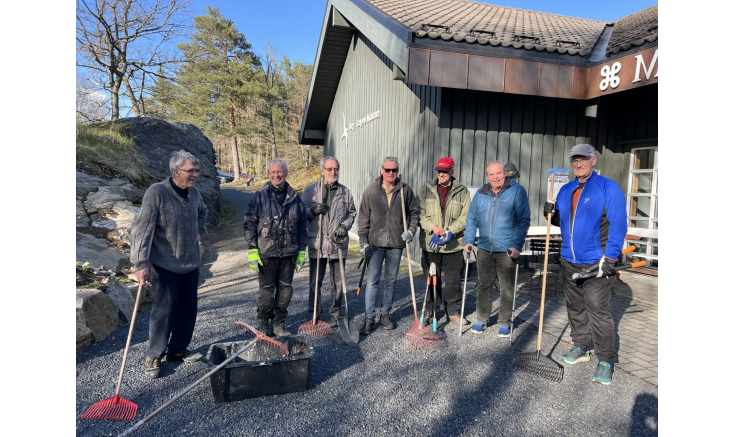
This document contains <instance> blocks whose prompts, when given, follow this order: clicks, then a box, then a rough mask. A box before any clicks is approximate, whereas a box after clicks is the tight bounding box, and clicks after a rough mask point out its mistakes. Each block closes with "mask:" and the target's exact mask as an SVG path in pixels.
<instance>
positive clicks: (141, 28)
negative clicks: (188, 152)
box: [76, 0, 192, 120]
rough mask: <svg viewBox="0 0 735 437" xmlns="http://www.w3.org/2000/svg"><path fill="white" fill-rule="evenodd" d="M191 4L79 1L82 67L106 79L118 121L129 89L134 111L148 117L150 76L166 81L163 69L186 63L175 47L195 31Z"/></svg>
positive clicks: (176, 0)
mask: <svg viewBox="0 0 735 437" xmlns="http://www.w3.org/2000/svg"><path fill="white" fill-rule="evenodd" d="M191 4H192V3H191V0H112V1H111V0H77V28H76V34H77V36H76V40H77V53H78V55H77V66H79V67H84V68H88V69H91V70H93V71H96V72H97V73H99V76H100V78H104V80H101V81H100V82H99V83H100V85H101V87H102V88H103V89H105V90H106V91H108V92H109V93H110V102H111V112H112V114H111V118H112V119H113V120H117V119H118V118H120V94H121V92H122V88H123V86H125V87H126V95H127V96H128V97H129V98H130V100H131V105H132V108H133V112H134V113H135V115H136V116H138V115H142V114H143V110H142V108H141V107H140V102H141V100H142V98H141V97H142V94H143V90H144V83H145V81H144V79H145V76H146V75H152V76H156V77H163V76H162V75H161V71H163V70H160V71H159V69H164V68H170V67H171V66H172V64H176V63H178V62H181V59H180V58H178V56H180V54H178V55H177V54H175V52H174V51H173V49H172V48H171V47H170V44H169V43H170V42H172V41H173V40H175V39H176V38H178V37H179V36H183V35H184V34H185V32H186V31H187V29H188V28H189V25H188V22H189V20H190V18H191ZM138 78H139V79H138ZM138 80H139V81H138ZM136 86H137V88H136Z"/></svg>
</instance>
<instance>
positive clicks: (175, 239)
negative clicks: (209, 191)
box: [130, 178, 207, 274]
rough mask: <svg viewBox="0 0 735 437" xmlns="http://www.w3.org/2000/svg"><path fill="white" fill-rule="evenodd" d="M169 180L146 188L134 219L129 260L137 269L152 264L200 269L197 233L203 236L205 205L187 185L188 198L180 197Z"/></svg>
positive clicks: (178, 270)
mask: <svg viewBox="0 0 735 437" xmlns="http://www.w3.org/2000/svg"><path fill="white" fill-rule="evenodd" d="M169 179H171V178H168V179H166V180H164V181H162V182H158V183H155V184H153V185H151V186H150V188H148V190H147V191H146V192H145V195H144V196H143V204H142V205H141V207H140V213H139V214H138V217H136V218H135V222H133V230H132V232H131V235H130V240H131V242H132V244H131V248H130V262H132V263H133V264H134V265H135V270H136V271H137V270H140V269H144V268H150V264H151V263H153V264H155V265H157V266H159V267H163V268H164V269H166V270H169V271H171V272H173V273H178V274H184V273H189V272H191V271H193V270H196V269H198V268H199V264H200V260H199V244H198V243H197V241H196V240H197V234H199V235H204V232H205V231H206V220H207V206H206V205H205V204H204V201H203V200H202V196H201V194H199V190H197V189H196V188H194V187H191V188H189V197H188V198H186V199H182V198H181V196H179V195H178V194H176V192H175V191H174V189H173V187H172V186H171V181H169ZM154 230H155V233H154ZM151 234H153V244H152V246H151ZM149 247H150V256H148V249H149Z"/></svg>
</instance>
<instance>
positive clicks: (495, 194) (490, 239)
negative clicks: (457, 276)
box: [465, 161, 531, 337]
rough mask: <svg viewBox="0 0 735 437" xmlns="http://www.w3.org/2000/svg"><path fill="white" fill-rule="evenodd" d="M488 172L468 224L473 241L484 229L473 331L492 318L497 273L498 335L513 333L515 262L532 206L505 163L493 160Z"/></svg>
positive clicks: (479, 250) (473, 200)
mask: <svg viewBox="0 0 735 437" xmlns="http://www.w3.org/2000/svg"><path fill="white" fill-rule="evenodd" d="M485 173H486V174H487V180H488V183H487V184H485V185H484V186H483V187H482V188H481V189H480V190H479V191H478V192H477V193H476V194H475V197H474V198H473V199H472V203H471V204H470V212H469V213H468V214H467V227H466V228H465V235H467V241H470V242H471V241H473V239H474V235H475V233H476V232H477V230H478V229H479V230H480V236H479V239H478V242H477V248H478V252H477V276H478V278H477V279H478V285H477V322H476V323H475V324H474V325H473V326H472V332H474V333H476V334H479V333H481V332H482V331H483V329H484V328H485V323H487V321H488V320H489V319H490V313H491V312H492V309H493V295H492V291H493V282H494V281H495V277H496V276H497V277H498V279H499V280H500V309H499V310H498V325H500V329H499V330H498V337H507V336H509V335H510V316H511V312H512V302H513V285H514V283H513V280H514V277H515V263H517V262H518V257H519V256H520V255H521V248H522V247H523V244H524V243H525V239H526V232H528V227H529V225H530V224H531V210H530V208H529V206H528V195H527V194H526V190H525V189H524V188H523V187H522V186H521V185H520V184H518V183H516V181H515V180H513V179H511V178H507V177H506V176H505V168H504V166H503V164H502V163H500V162H497V161H493V162H491V163H490V164H488V166H487V168H486V169H485ZM472 250H473V245H472V243H468V244H467V245H466V246H465V251H466V252H467V253H470V252H472ZM508 250H510V254H509V253H508Z"/></svg>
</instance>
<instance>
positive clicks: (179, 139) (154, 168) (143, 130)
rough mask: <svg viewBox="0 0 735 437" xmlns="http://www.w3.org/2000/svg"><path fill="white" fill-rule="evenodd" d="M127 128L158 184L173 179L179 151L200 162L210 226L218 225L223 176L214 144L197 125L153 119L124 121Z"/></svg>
mask: <svg viewBox="0 0 735 437" xmlns="http://www.w3.org/2000/svg"><path fill="white" fill-rule="evenodd" d="M120 122H121V123H124V124H126V125H127V127H126V128H125V129H124V130H123V133H126V134H131V137H132V138H133V141H135V145H136V147H137V148H138V151H139V152H140V153H141V154H142V155H143V156H145V158H146V159H147V163H146V165H145V167H146V170H147V171H148V172H149V173H150V174H151V175H153V177H154V178H155V179H156V180H157V181H161V180H164V179H166V178H168V177H169V176H171V171H170V170H169V168H168V162H169V160H170V159H171V154H172V153H173V152H175V151H177V150H181V149H183V150H186V151H187V152H189V153H191V154H192V155H194V156H196V157H197V158H198V159H199V170H200V171H201V173H200V174H199V179H197V183H196V187H197V189H198V190H199V192H200V193H201V195H202V198H203V199H204V203H205V204H206V205H207V209H208V213H207V223H209V224H211V223H214V222H215V221H216V220H217V219H218V218H219V216H220V212H221V203H220V190H219V177H218V176H217V169H216V168H215V162H216V157H215V152H214V146H213V145H212V142H211V141H210V140H209V139H208V138H207V137H205V136H204V134H202V131H200V130H199V128H197V127H196V126H194V125H193V124H188V123H180V122H171V123H169V122H167V121H163V120H158V119H156V118H150V117H129V118H121V119H120Z"/></svg>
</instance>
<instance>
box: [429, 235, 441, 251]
mask: <svg viewBox="0 0 735 437" xmlns="http://www.w3.org/2000/svg"><path fill="white" fill-rule="evenodd" d="M441 238H442V237H440V236H439V234H434V236H432V237H431V241H429V250H430V251H432V252H438V251H439V245H440V244H439V241H440V240H441Z"/></svg>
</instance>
